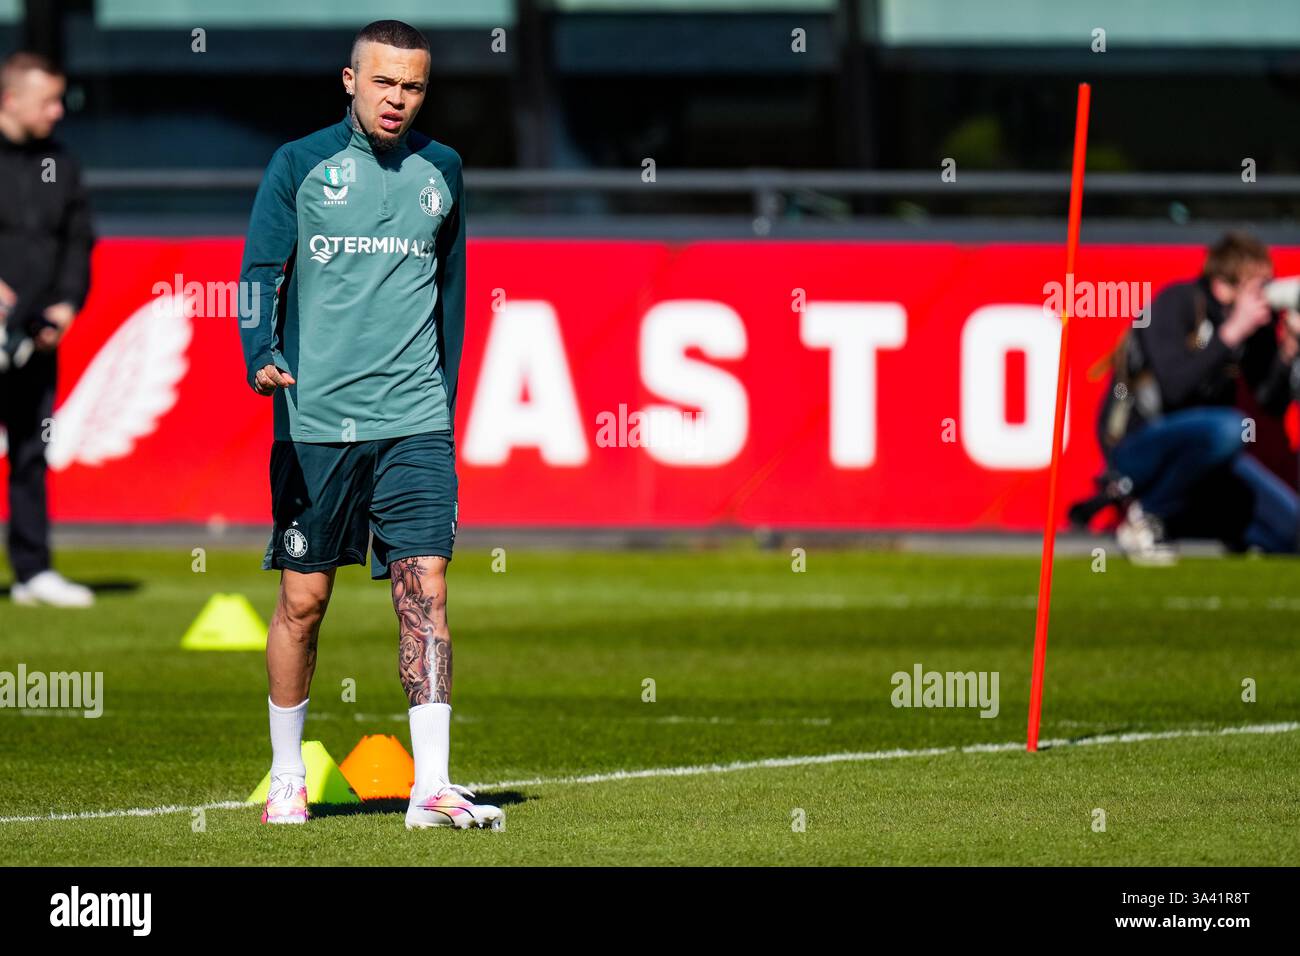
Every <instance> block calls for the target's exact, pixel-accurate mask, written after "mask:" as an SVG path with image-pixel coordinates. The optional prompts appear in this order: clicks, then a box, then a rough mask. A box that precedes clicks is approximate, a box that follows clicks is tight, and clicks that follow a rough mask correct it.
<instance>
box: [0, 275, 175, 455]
mask: <svg viewBox="0 0 1300 956" xmlns="http://www.w3.org/2000/svg"><path fill="white" fill-rule="evenodd" d="M184 302H185V300H184V296H170V295H166V296H160V297H159V298H157V299H154V300H152V301H151V302H147V303H145V304H144V305H142V306H141V307H140V308H138V309H136V311H135V312H134V313H133V314H132V315H131V317H130V318H128V319H127V320H126V321H125V322H123V323H122V325H121V327H120V328H118V330H117V331H116V332H114V333H113V334H112V336H111V337H110V338H109V340H108V341H107V342H105V343H104V345H103V347H102V348H100V350H99V351H98V352H97V353H96V354H95V357H94V358H93V359H91V362H90V365H88V366H87V367H86V371H85V372H84V373H83V374H82V376H81V378H80V379H79V380H78V381H77V384H76V385H75V386H74V387H73V389H72V394H70V395H69V396H68V399H67V401H65V402H64V403H63V404H62V405H60V406H59V407H58V408H57V409H55V412H54V426H53V429H52V434H51V436H50V446H49V448H48V449H47V450H46V453H45V458H46V460H47V461H48V462H49V465H50V468H52V469H54V470H55V471H62V470H63V469H65V468H67V467H68V466H69V465H72V464H81V465H99V464H102V463H103V462H106V461H111V460H113V459H114V458H124V457H126V456H127V455H129V454H131V451H132V449H134V448H135V443H136V441H137V440H138V439H140V438H143V437H144V436H145V435H148V434H150V433H151V432H153V431H154V429H155V428H157V426H158V419H159V418H161V417H162V416H163V415H164V414H166V413H167V412H168V411H170V410H171V408H172V406H173V405H175V404H176V383H177V382H179V381H180V380H181V377H182V376H183V375H184V374H185V372H186V370H187V369H188V368H189V363H188V362H187V361H186V359H185V350H186V349H187V348H188V347H189V344H190V339H191V338H192V337H193V334H194V330H193V327H192V326H191V324H190V322H191V320H190V319H189V317H187V316H186V314H185V309H184ZM6 451H7V442H6V441H5V434H4V432H3V431H0V455H3V454H5V452H6Z"/></svg>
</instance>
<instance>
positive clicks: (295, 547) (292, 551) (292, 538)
mask: <svg viewBox="0 0 1300 956" xmlns="http://www.w3.org/2000/svg"><path fill="white" fill-rule="evenodd" d="M284 550H286V551H288V552H289V556H290V557H293V558H301V557H302V556H303V555H304V554H306V553H307V536H306V535H305V534H303V533H302V532H301V531H299V530H298V529H297V528H290V529H289V530H288V531H286V532H285V533H284Z"/></svg>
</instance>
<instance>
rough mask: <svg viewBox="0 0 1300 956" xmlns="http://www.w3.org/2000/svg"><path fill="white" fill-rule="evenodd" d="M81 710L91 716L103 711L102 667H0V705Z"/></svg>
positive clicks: (22, 708) (19, 708)
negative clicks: (4, 669)
mask: <svg viewBox="0 0 1300 956" xmlns="http://www.w3.org/2000/svg"><path fill="white" fill-rule="evenodd" d="M4 707H12V708H16V709H18V710H80V711H82V716H83V717H87V718H89V719H91V720H93V719H95V718H97V717H99V716H100V715H101V714H103V713H104V672H103V671H49V672H48V673H47V672H44V671H28V670H27V665H26V664H19V665H18V671H17V673H14V672H13V671H0V708H4Z"/></svg>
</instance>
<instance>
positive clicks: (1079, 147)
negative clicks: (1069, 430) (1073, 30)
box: [1025, 83, 1092, 753]
mask: <svg viewBox="0 0 1300 956" xmlns="http://www.w3.org/2000/svg"><path fill="white" fill-rule="evenodd" d="M1091 94H1092V89H1091V87H1089V86H1088V84H1087V83H1080V84H1079V103H1078V107H1077V108H1076V111H1075V117H1074V161H1073V164H1072V165H1071V168H1070V218H1069V222H1068V225H1067V228H1066V244H1065V277H1066V280H1065V294H1064V295H1063V296H1062V301H1063V307H1062V310H1061V350H1060V358H1059V360H1058V362H1057V366H1056V416H1055V418H1054V419H1053V420H1052V465H1051V468H1050V469H1049V470H1048V473H1047V524H1046V526H1045V527H1044V528H1043V558H1042V564H1041V566H1040V567H1039V570H1038V619H1037V622H1036V623H1035V626H1034V672H1033V678H1032V680H1031V683H1030V685H1029V737H1028V740H1027V741H1026V745H1025V749H1026V750H1028V751H1029V752H1030V753H1033V752H1034V751H1036V750H1038V722H1039V719H1040V718H1041V717H1042V713H1043V672H1044V671H1045V670H1046V668H1047V622H1048V619H1049V618H1050V617H1051V613H1052V610H1051V609H1052V559H1053V556H1054V555H1055V552H1056V482H1057V476H1058V474H1059V472H1060V467H1061V445H1062V444H1064V441H1063V436H1064V432H1065V396H1066V393H1067V389H1068V387H1069V383H1068V381H1067V378H1068V376H1069V354H1070V296H1071V294H1072V291H1073V289H1074V257H1075V253H1076V252H1078V250H1079V221H1080V220H1081V219H1082V218H1083V169H1084V166H1085V165H1086V160H1087V155H1088V103H1089V100H1090V99H1091Z"/></svg>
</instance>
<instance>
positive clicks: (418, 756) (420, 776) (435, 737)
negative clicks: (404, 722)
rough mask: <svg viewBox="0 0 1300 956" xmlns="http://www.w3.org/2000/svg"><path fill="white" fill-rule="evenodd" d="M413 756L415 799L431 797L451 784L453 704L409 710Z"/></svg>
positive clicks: (412, 790) (413, 794)
mask: <svg viewBox="0 0 1300 956" xmlns="http://www.w3.org/2000/svg"><path fill="white" fill-rule="evenodd" d="M409 713H410V717H411V754H412V756H414V757H415V785H414V786H413V787H412V788H411V799H412V800H423V799H424V798H425V797H428V796H432V795H433V794H435V793H437V792H438V791H439V790H440V789H442V788H443V787H445V786H446V785H447V784H448V783H450V782H451V781H450V780H449V779H448V778H447V755H448V753H449V752H450V750H451V704H419V705H417V706H415V707H412V708H411V709H410V712H409Z"/></svg>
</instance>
